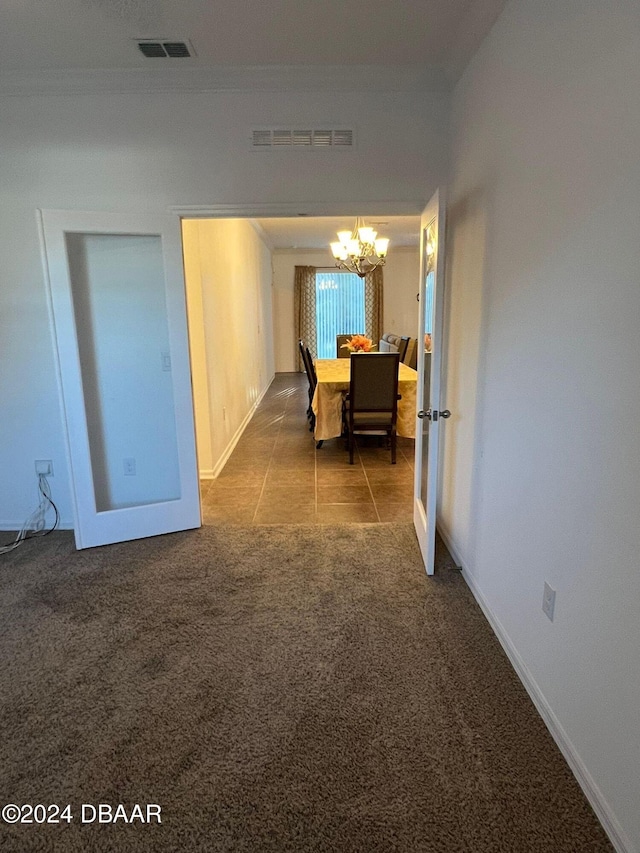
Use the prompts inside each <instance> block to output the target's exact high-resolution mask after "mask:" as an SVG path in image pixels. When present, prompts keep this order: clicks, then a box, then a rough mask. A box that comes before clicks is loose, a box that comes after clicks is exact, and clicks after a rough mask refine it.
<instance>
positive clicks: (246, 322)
mask: <svg viewBox="0 0 640 853" xmlns="http://www.w3.org/2000/svg"><path fill="white" fill-rule="evenodd" d="M182 234H183V246H184V258H185V278H186V288H187V304H188V309H189V329H190V336H191V337H192V341H191V371H192V381H193V389H194V409H195V417H196V432H197V446H198V465H199V468H200V474H201V476H202V477H211V476H214V475H217V474H218V473H219V471H220V469H221V466H222V465H223V463H224V462H225V461H226V459H227V457H228V455H229V453H230V451H231V450H232V449H233V446H234V442H235V441H236V440H237V438H238V437H239V431H240V430H241V429H242V428H243V426H244V425H245V423H246V420H247V418H248V417H250V415H251V414H252V412H253V410H254V408H255V406H256V404H257V403H258V402H259V400H260V399H261V398H262V396H263V394H264V392H265V391H266V389H267V388H268V387H269V384H270V383H271V380H272V379H273V376H274V360H273V319H272V308H271V252H270V251H269V249H268V248H267V246H265V244H264V243H263V241H262V240H261V239H260V238H259V237H258V235H257V234H256V232H255V231H254V229H253V227H252V226H251V225H250V223H249V221H248V220H246V219H218V220H217V219H186V220H184V222H183V226H182ZM192 333H193V334H192Z"/></svg>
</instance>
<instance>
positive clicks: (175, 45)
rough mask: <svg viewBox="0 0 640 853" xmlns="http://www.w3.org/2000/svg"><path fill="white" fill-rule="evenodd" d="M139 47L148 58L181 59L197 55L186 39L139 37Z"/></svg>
mask: <svg viewBox="0 0 640 853" xmlns="http://www.w3.org/2000/svg"><path fill="white" fill-rule="evenodd" d="M137 44H138V47H139V48H140V50H141V52H142V53H143V54H144V56H146V57H147V59H157V58H159V57H160V58H162V59H167V58H170V59H181V58H183V57H185V56H195V51H194V49H193V46H192V45H191V44H188V43H187V42H185V41H165V40H164V39H157V40H156V39H143V40H140V39H138V41H137Z"/></svg>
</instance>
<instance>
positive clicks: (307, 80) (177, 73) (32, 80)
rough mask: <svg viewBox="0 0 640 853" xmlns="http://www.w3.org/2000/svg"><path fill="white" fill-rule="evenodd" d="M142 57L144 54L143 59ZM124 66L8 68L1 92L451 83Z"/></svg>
mask: <svg viewBox="0 0 640 853" xmlns="http://www.w3.org/2000/svg"><path fill="white" fill-rule="evenodd" d="M141 61H143V60H141ZM156 61H157V60H152V64H151V65H149V64H146V63H147V62H148V60H144V62H145V64H144V66H140V67H138V68H123V69H106V68H103V69H95V68H76V69H47V70H45V71H43V70H22V71H6V72H4V73H3V75H2V81H1V82H0V93H1V94H3V95H10V96H18V97H24V96H28V95H36V96H38V95H94V94H131V93H135V94H140V93H142V94H144V93H149V94H152V93H158V92H164V93H170V92H190V93H200V92H255V91H258V92H329V93H334V92H336V91H340V92H375V93H380V92H417V93H421V94H424V93H425V92H441V93H443V94H448V93H449V92H450V91H451V88H452V86H451V83H450V82H449V81H448V80H447V79H446V77H445V76H444V74H442V73H441V72H438V71H434V70H433V69H429V68H427V67H424V68H419V67H418V68H416V67H408V66H389V67H387V66H382V65H353V66H342V65H333V66H320V65H309V66H303V65H301V66H288V65H264V66H226V67H225V66H219V67H214V68H195V67H191V68H175V67H171V68H158V66H157V65H155V64H153V63H154V62H156Z"/></svg>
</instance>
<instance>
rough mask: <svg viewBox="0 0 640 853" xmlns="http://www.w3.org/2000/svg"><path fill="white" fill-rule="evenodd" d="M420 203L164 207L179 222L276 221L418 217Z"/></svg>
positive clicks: (311, 203) (256, 204)
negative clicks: (354, 217)
mask: <svg viewBox="0 0 640 853" xmlns="http://www.w3.org/2000/svg"><path fill="white" fill-rule="evenodd" d="M423 207H424V204H423V203H422V202H419V201H418V202H406V201H401V202H398V201H389V200H386V201H363V202H314V201H311V202H304V201H300V202H290V201H288V202H271V203H269V202H267V203H262V202H261V203H258V202H254V203H253V204H252V203H248V204H177V205H171V206H170V207H168V208H167V211H168V212H169V213H173V214H175V215H176V216H179V217H180V218H182V219H203V218H204V219H241V218H252V217H253V218H259V219H267V218H277V217H280V216H282V217H289V216H304V217H306V216H365V217H368V216H420V213H421V211H422V208H423Z"/></svg>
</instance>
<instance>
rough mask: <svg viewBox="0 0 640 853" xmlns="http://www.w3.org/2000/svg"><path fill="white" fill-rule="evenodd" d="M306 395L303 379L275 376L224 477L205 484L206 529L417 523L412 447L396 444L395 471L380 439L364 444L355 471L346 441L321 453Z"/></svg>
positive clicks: (324, 447) (330, 443)
mask: <svg viewBox="0 0 640 853" xmlns="http://www.w3.org/2000/svg"><path fill="white" fill-rule="evenodd" d="M307 388H308V385H307V379H306V376H305V375H304V374H300V373H278V374H276V377H275V379H274V381H273V382H272V384H271V387H270V388H269V390H268V392H267V394H266V395H265V397H264V399H263V400H262V402H261V404H260V406H259V407H258V409H257V410H256V413H255V415H254V416H253V418H252V419H251V422H250V423H249V425H248V426H247V428H246V430H245V432H244V434H243V435H242V438H241V439H240V441H239V442H238V444H237V445H236V448H235V450H234V451H233V453H232V454H231V456H230V458H229V460H228V462H227V464H226V465H225V467H224V469H223V470H222V472H221V473H220V475H219V476H218V477H217V478H216V479H215V480H203V481H202V483H201V490H202V513H203V520H204V523H205V524H216V523H219V522H225V523H237V524H332V523H334V522H353V523H358V522H367V523H376V522H385V521H406V522H410V521H411V520H412V517H413V509H412V507H413V451H414V442H413V440H412V439H406V438H399V439H398V452H397V463H396V464H395V465H391V455H390V451H389V450H387V449H385V448H384V447H379V446H378V442H377V439H375V438H373V439H372V438H364V439H363V441H362V442H361V446H359V447H358V448H357V453H356V459H355V464H354V465H349V454H348V453H347V451H346V450H345V448H344V442H343V440H342V439H339V438H336V439H332V440H330V441H325V442H324V444H323V445H322V447H321V448H319V449H316V446H315V441H314V440H313V436H312V435H311V433H310V432H309V429H308V422H307V418H306V414H305V413H306V409H307V404H308V392H307Z"/></svg>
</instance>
